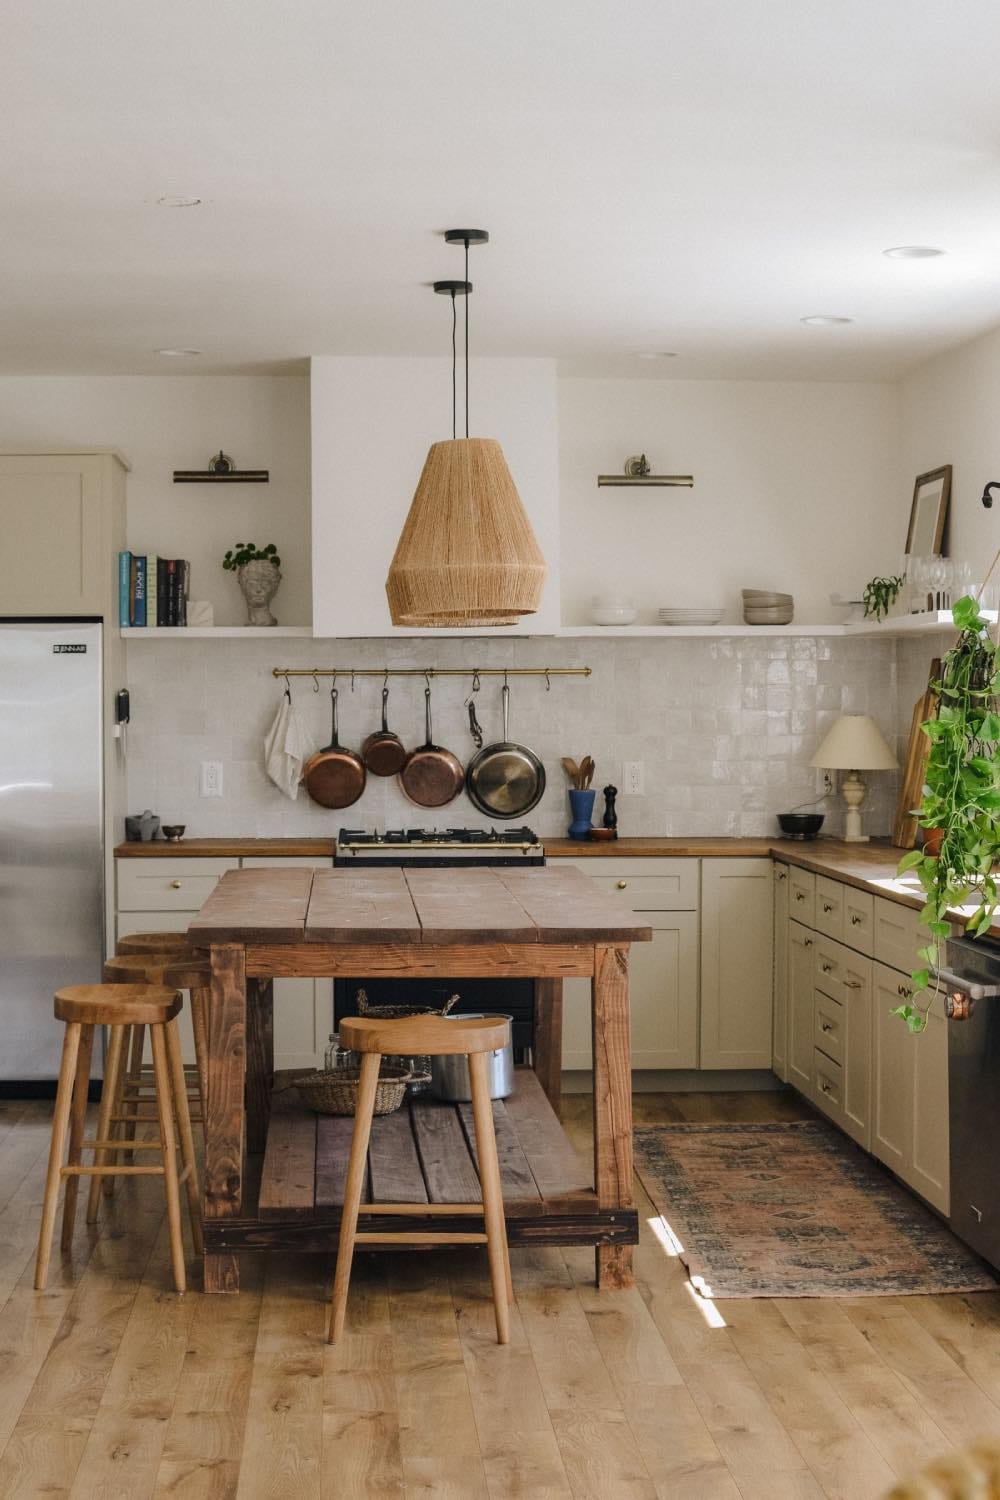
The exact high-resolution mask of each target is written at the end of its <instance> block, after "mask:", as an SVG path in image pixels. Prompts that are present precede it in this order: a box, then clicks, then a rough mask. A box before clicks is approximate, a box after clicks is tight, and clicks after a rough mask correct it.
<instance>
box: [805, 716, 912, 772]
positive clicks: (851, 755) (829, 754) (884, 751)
mask: <svg viewBox="0 0 1000 1500" xmlns="http://www.w3.org/2000/svg"><path fill="white" fill-rule="evenodd" d="M809 764H810V765H811V766H819V767H821V768H822V769H824V770H827V771H894V770H895V769H896V767H897V765H898V764H899V762H898V761H897V760H896V757H895V756H894V755H893V753H892V751H891V750H890V749H889V746H888V745H887V744H886V742H885V739H884V738H883V736H882V731H881V730H880V729H879V727H878V725H877V724H876V723H875V720H874V719H872V718H869V716H868V715H867V714H842V715H841V717H840V718H839V719H838V720H837V722H836V724H834V726H833V728H832V729H831V730H830V732H829V734H828V735H827V736H826V739H825V740H824V741H823V743H822V745H820V747H819V749H818V750H817V751H816V754H815V755H814V756H813V758H812V760H811V761H810V762H809Z"/></svg>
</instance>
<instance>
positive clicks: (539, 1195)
mask: <svg viewBox="0 0 1000 1500" xmlns="http://www.w3.org/2000/svg"><path fill="white" fill-rule="evenodd" d="M188 932H189V936H190V938H191V940H192V942H193V943H194V944H195V945H196V946H198V947H200V948H207V949H208V950H209V952H210V955H211V966H212V989H211V1003H210V1009H209V1018H208V1060H207V1093H208V1098H207V1101H206V1111H205V1113H206V1120H205V1183H204V1221H205V1290H206V1292H237V1291H238V1290H239V1256H240V1252H241V1251H243V1250H261V1249H267V1250H279V1251H280V1250H285V1251H288V1250H316V1251H325V1252H327V1253H329V1254H330V1255H333V1254H334V1252H335V1250H336V1244H337V1232H338V1228H339V1221H340V1197H339V1193H340V1192H341V1191H342V1185H343V1172H344V1167H345V1165H346V1156H347V1150H348V1147H349V1143H350V1131H351V1128H352V1126H353V1121H352V1120H351V1119H343V1118H340V1117H335V1116H315V1115H312V1114H309V1113H307V1112H306V1111H305V1110H304V1109H301V1108H299V1107H297V1106H295V1105H293V1104H292V1102H291V1100H292V1098H293V1094H292V1092H291V1091H285V1092H277V1093H275V1095H274V1101H273V1110H272V1085H273V1049H272V1045H271V1004H272V1001H271V989H272V985H271V981H272V980H273V979H275V978H283V977H305V978H319V977H323V978H326V977H331V976H334V977H337V976H341V975H344V976H354V977H367V976H390V977H391V976H396V977H399V978H400V979H406V978H411V977H416V976H428V977H433V978H444V979H452V978H455V979H460V978H470V977H477V978H481V977H491V978H504V977H506V976H509V977H511V978H514V977H517V978H532V979H534V980H535V982H536V983H535V993H536V1006H539V1005H541V1006H544V1005H546V1003H548V1002H549V1001H551V1003H553V1004H556V1003H557V1002H558V999H559V997H560V996H561V985H562V981H563V979H566V978H570V977H579V976H583V977H589V978H590V979H591V1007H592V1013H593V1039H594V1167H593V1182H592V1183H591V1182H590V1181H589V1180H586V1178H587V1174H586V1173H585V1172H582V1171H581V1167H580V1164H579V1161H578V1158H577V1157H576V1155H575V1153H574V1152H573V1150H572V1148H571V1146H570V1144H569V1142H568V1140H567V1139H566V1137H565V1135H564V1134H563V1132H562V1127H561V1125H560V1124H559V1121H558V1119H557V1117H556V1115H555V1113H554V1112H553V1110H552V1109H551V1107H550V1105H549V1103H548V1100H547V1099H546V1097H545V1094H544V1093H543V1091H542V1089H541V1088H540V1087H539V1085H538V1083H537V1080H536V1079H535V1076H534V1074H533V1073H532V1072H531V1070H530V1069H527V1068H518V1069H517V1072H516V1078H517V1083H516V1087H515V1092H514V1095H513V1096H512V1097H511V1098H510V1099H508V1100H506V1101H503V1102H500V1101H497V1102H496V1104H495V1105H494V1113H495V1117H496V1121H497V1135H498V1146H499V1149H500V1155H501V1169H502V1177H503V1187H504V1207H505V1212H506V1214H507V1219H508V1237H509V1240H510V1243H511V1245H519V1244H520V1245H523V1244H539V1243H544V1244H548V1245H593V1246H594V1247H595V1252H596V1275H597V1283H598V1285H599V1286H602V1287H621V1286H628V1285H630V1284H631V1279H632V1248H631V1247H632V1246H633V1245H634V1244H636V1243H638V1217H637V1213H636V1210H635V1207H634V1201H633V1196H632V1097H631V1059H630V1051H629V991H628V960H629V947H630V945H631V944H632V943H633V942H646V941H649V940H650V938H651V936H652V934H651V931H650V928H649V926H648V925H647V924H646V923H644V922H643V921H642V919H641V918H639V917H637V916H635V915H634V914H633V912H632V911H631V910H630V909H629V908H628V907H627V906H626V904H625V902H624V900H622V899H620V898H618V897H616V896H612V895H605V894H602V893H600V892H598V891H596V890H595V888H594V885H593V883H592V882H591V881H590V880H589V879H588V878H587V876H586V875H584V874H582V873H581V872H580V871H578V870H575V869H558V868H552V867H551V866H549V867H546V868H542V869H538V868H532V869H528V870H518V869H510V868H498V869H474V870H462V869H441V870H439V869H407V870H401V869H388V870H370V869H367V870H360V871H352V870H333V869H331V870H308V869H291V870H280V869H267V870H233V871H230V872H229V873H228V874H226V875H223V876H222V878H221V880H220V881H219V883H218V885H217V886H216V888H215V890H214V891H213V893H212V895H211V896H209V898H208V900H207V901H206V902H205V904H204V906H203V907H202V909H201V911H200V912H199V914H198V915H197V917H195V919H194V921H193V922H192V923H191V925H190V927H189V929H188ZM465 1113H467V1106H464V1105H457V1106H456V1105H444V1104H439V1103H436V1102H433V1101H426V1100H424V1099H423V1098H414V1099H413V1100H412V1101H410V1103H409V1104H408V1105H404V1107H403V1109H402V1110H401V1111H399V1112H398V1113H397V1114H394V1115H388V1116H385V1117H384V1118H383V1119H377V1120H376V1121H375V1122H374V1124H375V1128H374V1129H373V1135H372V1144H371V1148H370V1152H369V1184H368V1201H369V1202H400V1201H409V1200H412V1201H416V1202H421V1203H422V1202H425V1201H426V1202H428V1203H429V1204H434V1203H435V1202H439V1201H440V1202H469V1201H474V1200H476V1199H478V1183H477V1180H476V1176H475V1165H474V1154H473V1147H472V1145H471V1144H470V1142H471V1140H472V1133H471V1131H470V1130H468V1128H467V1124H468V1122H467V1121H466V1120H465V1118H464V1116H465ZM261 1155H262V1157H263V1160H262V1161H259V1160H258V1158H259V1157H260V1156H261ZM248 1157H249V1158H251V1159H252V1162H251V1161H248ZM418 1222H419V1221H418V1220H415V1221H414V1225H415V1226H416V1224H417V1223H418ZM431 1223H432V1224H433V1227H435V1228H437V1229H442V1228H446V1227H447V1226H446V1225H445V1224H444V1222H443V1220H442V1217H441V1215H440V1214H439V1215H437V1216H436V1217H434V1218H433V1220H432V1219H431V1218H430V1215H429V1216H428V1224H431ZM367 1227H370V1228H371V1229H373V1230H374V1229H377V1228H381V1227H383V1225H382V1221H381V1220H380V1219H378V1218H377V1216H370V1219H369V1224H368V1226H367ZM384 1227H386V1228H391V1227H393V1226H392V1223H391V1222H390V1221H386V1223H385V1226H384ZM461 1227H467V1220H463V1221H461Z"/></svg>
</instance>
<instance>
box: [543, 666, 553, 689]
mask: <svg viewBox="0 0 1000 1500" xmlns="http://www.w3.org/2000/svg"><path fill="white" fill-rule="evenodd" d="M545 691H546V692H547V693H551V691H552V679H551V677H550V676H549V669H548V667H546V668H545Z"/></svg>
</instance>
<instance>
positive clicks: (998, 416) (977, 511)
mask: <svg viewBox="0 0 1000 1500" xmlns="http://www.w3.org/2000/svg"><path fill="white" fill-rule="evenodd" d="M900 397H901V444H900V457H901V475H902V485H903V487H904V488H905V489H906V492H907V495H908V496H910V495H912V491H913V480H914V479H915V478H916V476H917V475H918V474H923V473H925V472H926V471H927V470H928V469H936V468H939V467H940V466H941V465H942V464H951V465H952V466H953V473H952V495H951V520H950V528H949V548H948V550H949V552H950V555H951V556H952V557H960V558H964V559H966V560H968V561H969V562H971V563H972V564H973V567H974V571H975V572H976V575H977V579H978V581H981V580H982V578H983V577H984V575H985V573H986V569H987V568H988V567H989V564H990V562H991V561H992V558H993V555H994V553H995V552H996V550H997V548H998V547H1000V495H998V496H997V501H996V504H995V505H994V507H993V509H992V510H984V509H983V507H982V505H981V504H980V503H979V497H980V495H981V494H982V492H983V485H984V484H986V482H987V481H988V480H991V479H1000V330H997V331H996V332H994V333H990V334H987V335H986V336H985V337H984V338H981V339H976V340H975V341H974V342H973V343H971V344H964V345H963V346H962V347H961V348H960V349H955V350H953V351H952V352H951V353H950V354H944V355H941V356H940V358H938V359H933V360H930V361H929V362H928V363H927V364H925V365H922V366H921V367H920V368H919V369H918V370H915V371H914V373H913V374H912V375H910V376H909V377H908V378H907V379H906V380H904V381H903V382H902V384H901V386H900ZM908 513H909V506H908V505H907V514H908ZM904 535H905V532H904Z"/></svg>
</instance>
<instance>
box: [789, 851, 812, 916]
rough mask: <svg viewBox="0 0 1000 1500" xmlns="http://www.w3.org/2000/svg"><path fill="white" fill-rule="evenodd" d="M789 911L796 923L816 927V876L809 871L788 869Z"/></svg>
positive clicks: (794, 868)
mask: <svg viewBox="0 0 1000 1500" xmlns="http://www.w3.org/2000/svg"><path fill="white" fill-rule="evenodd" d="M788 910H789V911H790V912H791V914H792V916H793V917H794V918H795V920H796V922H802V923H803V924H804V925H805V926H806V927H815V925H816V876H815V875H813V874H811V873H810V871H808V870H799V869H796V867H795V865H789V867H788Z"/></svg>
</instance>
